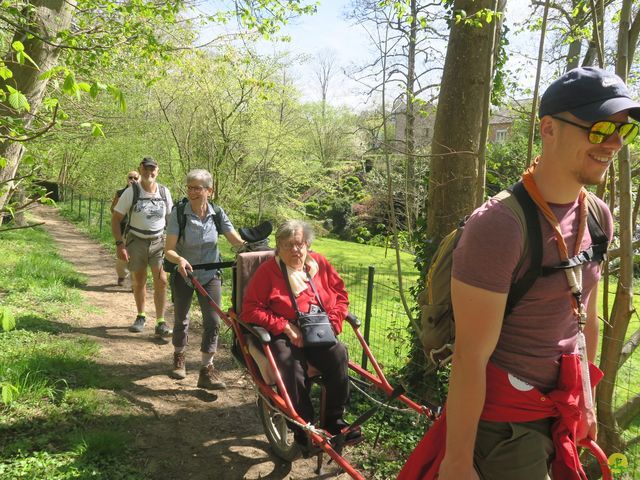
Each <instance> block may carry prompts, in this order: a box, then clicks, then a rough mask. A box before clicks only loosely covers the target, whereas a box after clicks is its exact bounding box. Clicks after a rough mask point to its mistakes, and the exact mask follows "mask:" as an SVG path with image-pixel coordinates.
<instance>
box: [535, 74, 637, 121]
mask: <svg viewBox="0 0 640 480" xmlns="http://www.w3.org/2000/svg"><path fill="white" fill-rule="evenodd" d="M623 110H629V116H630V117H631V118H633V119H634V120H640V103H638V102H635V101H634V100H632V99H631V96H630V94H629V90H627V86H626V85H625V84H624V82H623V81H622V79H621V78H620V77H619V76H618V75H616V74H615V73H613V72H608V71H606V70H602V69H601V68H596V67H580V68H574V69H573V70H570V71H568V72H567V73H565V74H564V75H562V76H561V77H560V78H558V79H557V80H556V81H555V82H553V83H552V84H551V85H549V88H547V90H546V91H545V92H544V93H543V94H542V98H541V99H540V109H539V110H538V115H539V116H540V118H542V117H544V116H545V115H555V114H556V113H560V112H569V113H571V114H573V115H575V116H576V117H578V118H579V119H581V120H584V121H586V122H597V121H598V120H604V119H605V118H607V117H609V116H611V115H615V114H616V113H618V112H621V111H623Z"/></svg>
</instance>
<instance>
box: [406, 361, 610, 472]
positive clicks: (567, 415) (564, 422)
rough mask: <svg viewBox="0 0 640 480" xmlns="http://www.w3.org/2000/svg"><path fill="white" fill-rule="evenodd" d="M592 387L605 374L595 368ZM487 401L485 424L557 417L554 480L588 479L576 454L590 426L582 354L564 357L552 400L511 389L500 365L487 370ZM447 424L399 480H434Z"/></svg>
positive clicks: (441, 422)
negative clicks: (583, 427) (583, 426)
mask: <svg viewBox="0 0 640 480" xmlns="http://www.w3.org/2000/svg"><path fill="white" fill-rule="evenodd" d="M589 373H590V377H591V384H592V386H595V385H596V384H597V383H598V382H599V381H600V379H601V378H602V376H603V374H602V371H600V370H599V369H598V368H597V367H596V366H595V365H593V364H589ZM486 392H487V394H486V400H485V405H484V409H483V411H482V415H481V417H480V418H481V419H482V420H487V421H490V422H531V421H534V420H540V419H542V418H548V417H557V420H556V421H555V423H554V424H553V427H552V429H551V436H552V438H553V443H554V445H555V449H556V454H555V458H554V460H553V463H552V465H551V469H552V472H553V478H554V480H581V479H586V478H587V477H586V475H585V473H584V470H583V469H582V465H581V464H580V459H579V458H578V452H577V449H576V444H575V441H576V431H577V428H578V425H580V423H581V422H584V421H585V418H584V412H583V409H582V407H581V398H582V375H581V373H580V360H579V357H578V356H577V355H563V356H562V360H561V362H560V374H559V377H558V386H557V388H556V389H555V390H553V391H552V392H549V393H548V394H547V395H544V394H542V393H541V392H540V391H539V390H538V389H537V388H532V389H531V390H527V391H521V390H517V389H516V388H514V387H513V386H512V385H511V382H510V381H509V378H508V373H507V372H505V371H504V370H501V369H500V368H498V367H496V366H495V365H494V364H492V363H490V364H489V365H488V366H487V387H486ZM446 433H447V432H446V419H445V415H444V414H443V415H442V416H441V417H440V418H439V419H438V420H437V421H436V423H434V424H433V426H432V427H431V428H430V429H429V431H428V432H427V433H426V434H425V436H424V437H422V440H420V443H418V445H417V446H416V448H415V449H414V451H413V452H412V453H411V455H410V456H409V459H408V460H407V463H406V464H405V465H404V467H403V468H402V471H401V472H400V474H399V475H398V480H432V479H434V478H436V474H437V473H438V470H439V468H440V463H441V462H442V459H443V457H444V453H445V441H446Z"/></svg>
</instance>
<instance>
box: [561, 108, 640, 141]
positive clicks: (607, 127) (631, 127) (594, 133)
mask: <svg viewBox="0 0 640 480" xmlns="http://www.w3.org/2000/svg"><path fill="white" fill-rule="evenodd" d="M551 118H555V119H556V120H560V121H561V122H564V123H568V124H569V125H573V126H574V127H578V128H581V129H582V130H586V131H587V132H589V142H590V143H593V144H595V145H598V144H600V143H604V142H606V141H607V139H608V138H609V137H610V136H611V135H613V134H614V133H615V132H616V130H617V131H618V135H619V136H620V140H621V141H622V144H623V145H628V144H629V143H631V142H632V141H633V139H634V138H636V135H638V124H637V123H628V122H623V123H615V122H610V121H608V120H601V121H599V122H595V123H594V124H592V125H591V126H590V127H587V126H586V125H580V124H579V123H575V122H572V121H571V120H567V119H566V118H562V117H557V116H555V115H551Z"/></svg>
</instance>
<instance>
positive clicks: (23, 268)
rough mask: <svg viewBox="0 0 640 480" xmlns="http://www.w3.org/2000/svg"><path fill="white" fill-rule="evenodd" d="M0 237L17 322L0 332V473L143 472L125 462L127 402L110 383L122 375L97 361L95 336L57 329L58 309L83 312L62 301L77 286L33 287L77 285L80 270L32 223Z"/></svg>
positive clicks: (4, 286) (1, 277) (2, 290)
mask: <svg viewBox="0 0 640 480" xmlns="http://www.w3.org/2000/svg"><path fill="white" fill-rule="evenodd" d="M1 241H2V244H3V255H2V257H0V296H2V299H3V304H4V306H5V309H9V308H10V309H11V310H12V311H14V312H15V317H16V328H15V329H13V330H11V331H2V332H0V388H1V390H2V393H1V397H0V399H1V404H0V418H1V419H2V420H1V421H0V437H1V438H2V439H3V441H2V442H1V443H0V456H1V457H2V461H1V462H0V479H7V480H8V479H11V480H14V479H24V480H27V479H28V480H31V479H34V478H46V479H52V480H53V479H55V480H58V479H60V480H62V479H64V480H67V479H85V478H96V479H103V480H111V479H123V480H124V479H131V480H133V479H138V478H144V472H141V471H139V469H137V468H136V467H132V466H131V465H133V464H135V463H134V461H133V460H134V458H133V456H134V455H136V451H135V448H134V447H132V444H133V439H132V437H131V434H130V433H128V429H129V428H130V425H131V423H130V418H129V417H128V416H127V414H124V413H123V412H124V410H123V405H124V402H122V401H120V400H118V399H117V397H115V396H113V395H112V394H110V393H109V390H113V389H114V388H119V387H121V380H120V379H119V378H117V377H112V376H111V373H107V371H105V370H102V369H101V368H100V367H99V366H98V365H97V364H96V363H95V361H94V357H95V355H96V353H97V351H98V347H97V344H96V343H95V342H93V341H88V340H79V339H78V338H74V337H70V336H67V335H60V334H61V333H68V332H69V331H70V327H69V326H68V325H67V324H66V323H62V322H60V321H58V320H57V318H56V315H59V314H63V315H64V316H65V319H66V320H67V321H71V322H73V321H74V318H75V317H76V316H78V317H80V316H82V315H83V314H84V312H83V310H82V308H81V307H80V306H79V305H78V304H77V303H75V302H74V301H72V302H67V301H65V299H72V300H75V299H76V297H77V293H75V294H74V293H60V294H59V295H56V297H57V298H55V299H52V298H47V294H46V293H45V294H42V293H40V292H39V290H40V289H42V288H43V287H44V286H46V285H47V284H48V282H51V281H56V280H55V279H57V281H58V283H59V285H58V286H57V287H56V289H58V290H59V291H60V292H62V291H64V290H66V291H74V290H76V286H77V285H79V284H80V279H81V277H80V276H79V275H78V274H77V273H75V272H74V271H73V270H72V269H71V268H70V265H69V264H67V263H66V262H63V261H62V260H61V259H60V258H59V257H58V256H57V254H55V248H54V244H53V242H51V239H50V237H48V236H47V235H45V234H44V233H43V232H42V231H41V230H40V229H38V228H36V229H33V230H30V231H25V230H16V231H12V232H5V233H3V234H2V240H1ZM22 257H26V260H24V261H23V260H22ZM43 298H44V299H45V300H44V301H42V300H39V299H43ZM52 301H53V302H59V303H58V306H57V307H56V306H55V305H54V306H52V305H51V303H50V302H52ZM116 412H117V413H118V415H116V414H115V413H116Z"/></svg>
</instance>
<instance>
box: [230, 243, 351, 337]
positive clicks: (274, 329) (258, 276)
mask: <svg viewBox="0 0 640 480" xmlns="http://www.w3.org/2000/svg"><path fill="white" fill-rule="evenodd" d="M309 255H311V257H312V258H313V259H314V260H315V261H316V262H318V273H317V274H316V275H315V276H314V277H313V283H314V285H315V286H316V289H317V290H318V294H319V295H320V298H321V300H322V303H323V305H324V308H325V309H326V311H327V313H328V315H329V320H330V321H331V324H332V325H333V329H334V330H335V332H336V333H340V332H342V322H343V320H344V319H345V317H346V316H347V311H348V309H349V298H348V296H347V291H346V289H345V287H344V282H343V281H342V279H341V278H340V276H339V275H338V272H336V269H335V268H333V266H332V265H331V264H330V263H329V261H328V260H327V259H326V258H325V257H323V256H322V255H320V254H319V253H315V252H309ZM296 302H297V303H298V309H299V310H300V311H301V312H308V311H309V306H310V305H312V304H313V305H317V303H318V302H317V300H316V297H315V295H314V293H313V290H312V289H311V287H310V286H307V289H306V290H305V291H303V292H302V293H301V294H300V295H299V296H298V297H296ZM241 318H242V320H244V321H245V322H247V323H253V324H256V325H260V326H261V327H264V328H266V329H267V330H268V331H269V332H270V333H271V334H273V335H279V334H281V333H282V332H283V331H284V328H285V326H286V325H287V323H288V322H289V321H293V320H294V319H295V311H294V309H293V305H292V304H291V299H290V298H289V292H288V290H287V285H286V283H285V279H284V277H283V276H282V271H281V270H280V266H279V265H278V264H277V263H276V260H275V258H272V259H269V260H267V261H265V262H264V263H263V264H262V265H260V266H259V267H258V269H257V270H256V273H255V274H254V275H253V277H252V278H251V281H250V282H249V285H248V286H247V291H246V292H245V294H244V300H243V302H242V313H241Z"/></svg>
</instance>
